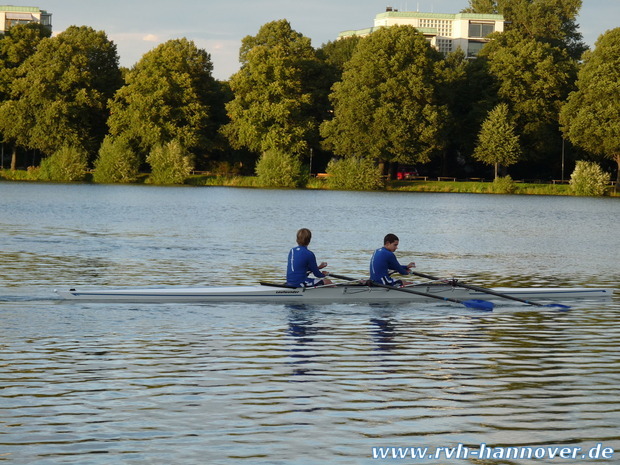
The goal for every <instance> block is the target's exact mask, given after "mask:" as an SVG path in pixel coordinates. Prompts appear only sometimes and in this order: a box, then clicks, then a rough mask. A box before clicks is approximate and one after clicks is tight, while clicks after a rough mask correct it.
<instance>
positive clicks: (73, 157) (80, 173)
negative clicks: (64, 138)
mask: <svg viewBox="0 0 620 465" xmlns="http://www.w3.org/2000/svg"><path fill="white" fill-rule="evenodd" d="M87 169H88V155H87V154H86V152H85V151H84V150H82V149H79V148H76V147H68V146H66V147H62V148H61V149H60V150H58V151H56V152H54V153H53V154H52V155H51V156H49V157H47V158H45V159H44V160H43V161H41V169H40V170H39V179H40V180H42V181H54V182H72V181H83V180H84V179H85V178H86V170H87Z"/></svg>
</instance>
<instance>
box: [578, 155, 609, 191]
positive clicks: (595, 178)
mask: <svg viewBox="0 0 620 465" xmlns="http://www.w3.org/2000/svg"><path fill="white" fill-rule="evenodd" d="M610 178H611V177H610V174H609V173H605V172H604V171H603V170H602V169H601V167H600V166H599V165H598V164H596V163H593V162H589V161H583V160H579V161H578V162H577V164H576V165H575V171H573V174H571V176H570V186H571V189H572V190H573V193H575V194H576V195H593V196H598V195H604V194H605V189H606V188H607V185H608V184H609V180H610Z"/></svg>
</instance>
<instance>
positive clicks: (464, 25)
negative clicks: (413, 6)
mask: <svg viewBox="0 0 620 465" xmlns="http://www.w3.org/2000/svg"><path fill="white" fill-rule="evenodd" d="M396 25H410V26H413V27H415V28H416V29H417V30H418V31H420V32H421V33H422V34H424V37H426V39H427V40H428V41H429V42H430V44H431V45H432V46H433V47H435V48H436V49H437V50H439V51H440V52H442V53H450V52H452V51H455V50H457V49H459V48H460V49H462V50H463V51H464V52H466V53H467V56H468V57H475V56H476V55H477V54H478V52H479V51H480V49H481V48H482V47H483V45H484V44H485V43H487V42H488V41H489V39H488V36H489V35H490V34H491V33H493V32H503V31H504V17H503V16H502V15H483V14H473V13H457V14H447V13H420V12H417V11H398V10H396V9H394V8H392V7H387V8H386V11H385V12H384V13H379V14H378V15H377V16H376V17H375V22H374V26H373V27H370V28H367V29H359V30H351V31H343V32H341V33H340V34H339V36H338V38H344V37H350V36H366V35H368V34H371V33H372V32H373V31H375V30H377V29H379V28H382V27H389V26H396Z"/></svg>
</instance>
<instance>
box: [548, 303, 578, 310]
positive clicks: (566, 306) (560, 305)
mask: <svg viewBox="0 0 620 465" xmlns="http://www.w3.org/2000/svg"><path fill="white" fill-rule="evenodd" d="M543 307H555V308H563V309H565V310H568V309H569V308H571V307H570V305H563V304H546V305H543Z"/></svg>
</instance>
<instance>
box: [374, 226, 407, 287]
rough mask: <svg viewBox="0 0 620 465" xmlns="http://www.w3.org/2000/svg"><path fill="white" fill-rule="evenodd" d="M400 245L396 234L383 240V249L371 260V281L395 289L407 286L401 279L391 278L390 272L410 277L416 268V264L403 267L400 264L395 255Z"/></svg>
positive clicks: (376, 251)
mask: <svg viewBox="0 0 620 465" xmlns="http://www.w3.org/2000/svg"><path fill="white" fill-rule="evenodd" d="M398 244H399V239H398V237H397V236H396V235H395V234H391V233H390V234H388V235H386V236H385V237H384V238H383V247H381V248H380V249H377V250H375V252H374V253H373V254H372V258H371V259H370V281H372V282H375V283H379V284H383V285H387V286H395V287H399V286H400V287H402V286H404V285H405V283H403V282H402V281H401V280H400V279H394V278H392V277H390V271H395V272H397V273H399V274H401V275H408V274H410V273H411V268H415V263H414V262H411V263H409V264H408V265H407V266H403V265H401V264H400V263H399V262H398V260H397V259H396V255H395V254H394V252H396V249H398ZM406 284H409V283H406Z"/></svg>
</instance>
